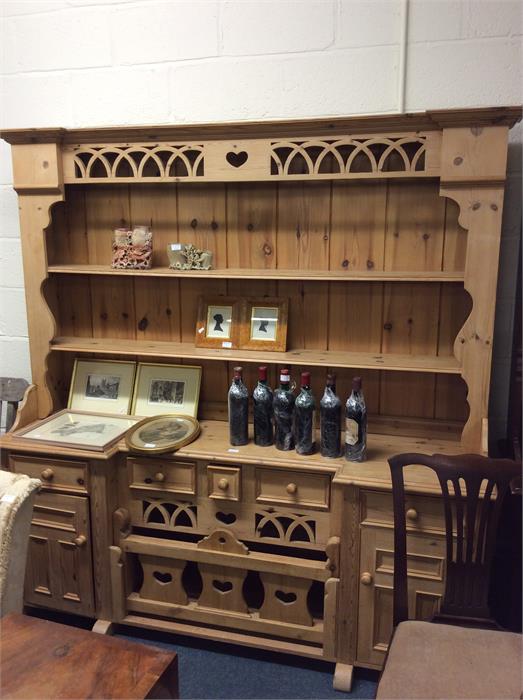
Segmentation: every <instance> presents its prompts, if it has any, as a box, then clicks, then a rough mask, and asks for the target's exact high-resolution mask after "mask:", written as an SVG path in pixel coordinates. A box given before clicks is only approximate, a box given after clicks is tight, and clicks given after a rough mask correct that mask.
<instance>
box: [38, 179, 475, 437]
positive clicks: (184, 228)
mask: <svg viewBox="0 0 523 700" xmlns="http://www.w3.org/2000/svg"><path fill="white" fill-rule="evenodd" d="M65 200H66V201H65V202H63V203H58V204H56V205H55V206H54V207H53V210H52V218H51V224H50V226H49V228H48V230H47V251H48V265H49V267H50V268H51V270H52V269H53V266H60V265H63V266H67V265H69V266H71V269H73V268H74V265H78V266H79V267H80V268H81V266H85V265H95V266H96V265H99V266H105V267H106V269H107V267H108V266H109V265H110V261H111V235H112V230H113V229H114V228H117V227H119V226H124V225H131V226H134V225H137V224H141V223H145V224H150V225H151V226H152V229H153V235H154V239H153V244H154V258H153V267H155V268H157V267H166V266H167V265H168V260H167V254H166V246H167V245H168V244H169V243H173V242H177V241H179V242H183V243H194V244H195V245H197V246H199V247H202V248H207V249H209V250H211V251H212V252H213V254H214V264H213V266H214V268H216V269H223V270H225V269H226V268H228V270H229V272H232V273H233V278H232V279H231V278H230V277H229V279H225V278H219V277H217V278H210V279H209V278H206V279H204V278H202V279H197V278H194V277H187V278H186V279H180V278H179V277H169V276H168V275H167V276H154V277H153V275H152V274H151V273H144V274H142V275H137V276H134V275H132V274H126V275H105V276H100V275H98V274H91V275H81V274H63V273H62V274H53V273H52V272H51V275H50V279H49V280H48V281H47V283H46V296H47V299H48V301H49V303H50V304H51V308H52V309H53V312H54V315H55V318H56V320H57V336H66V337H94V338H120V339H140V340H151V341H154V340H161V341H174V342H180V341H181V342H186V343H192V342H193V340H194V330H195V322H196V310H197V302H198V297H199V295H203V296H206V295H209V296H211V295H216V294H228V295H231V296H238V297H245V296H255V297H262V296H281V297H287V298H288V299H289V302H290V304H289V321H288V336H287V339H288V340H287V349H288V350H290V351H292V350H295V349H304V348H305V349H310V350H339V351H344V350H345V351H361V352H364V353H377V354H380V353H383V354H389V353H393V354H401V355H405V354H406V355H412V356H416V355H418V356H440V357H445V356H448V357H451V356H453V345H454V341H455V339H456V336H457V334H458V332H459V331H460V329H461V327H462V326H463V323H464V321H465V319H466V318H467V315H468V314H469V312H470V308H471V300H470V297H469V295H468V294H467V292H466V291H465V290H464V288H463V281H462V278H463V272H464V267H465V258H466V245H467V232H466V231H465V230H464V229H463V228H461V226H460V225H459V223H458V207H457V205H456V204H455V203H454V202H453V201H452V200H450V199H447V198H445V197H441V196H440V194H439V181H437V180H430V179H429V180H423V181H408V182H407V181H404V180H403V181H401V182H398V181H392V180H388V181H386V180H385V181H384V180H381V181H376V182H363V183H362V182H342V181H333V182H325V181H322V182H294V183H283V182H280V183H265V182H261V183H256V182H249V183H206V184H204V185H200V184H194V183H191V184H175V183H161V184H142V183H141V184H110V185H109V184H108V185H105V184H104V185H102V184H98V183H97V184H96V185H74V186H71V185H69V186H66V195H65ZM91 269H93V268H91ZM240 269H243V270H245V269H247V270H255V271H256V272H258V271H259V276H258V275H257V277H256V278H255V279H252V278H251V279H241V278H234V272H235V271H237V270H240ZM300 270H302V271H304V273H305V275H304V276H307V274H308V272H307V271H314V272H317V273H320V274H319V275H318V281H316V279H314V280H311V279H308V280H300V279H292V272H289V271H300ZM151 272H154V271H151ZM347 272H348V273H356V272H362V273H363V274H362V280H359V281H336V275H338V279H339V275H340V274H344V273H345V274H346V273H347ZM384 273H390V275H389V280H387V279H386V278H385V279H383V277H385V275H384ZM401 273H403V274H401ZM430 273H436V274H435V275H434V276H433V277H432V279H431V276H430ZM441 273H448V276H449V277H450V278H451V279H454V280H455V281H441V277H442V275H441ZM373 274H375V275H376V277H377V278H381V279H379V281H378V280H376V281H374V280H372V278H371V279H370V280H368V281H367V277H366V276H367V275H373ZM148 276H151V279H148ZM396 276H397V277H400V279H401V278H405V279H406V280H410V281H392V280H395V278H396ZM274 277H278V279H273V278H274ZM315 277H316V275H315ZM420 277H422V278H423V281H412V278H418V280H419V278H420ZM289 278H290V279H289ZM425 279H427V280H429V281H425ZM438 280H439V281H438ZM56 354H59V355H60V357H59V361H56V359H55V358H53V357H51V360H50V370H51V374H52V376H53V379H54V383H55V385H57V386H58V387H59V388H61V390H62V392H61V393H62V400H63V396H64V395H65V388H66V387H67V386H68V383H69V376H68V374H69V372H70V369H71V364H72V360H71V357H68V356H69V353H54V354H52V355H56ZM149 359H150V358H149ZM252 359H253V362H252V363H244V367H245V374H246V381H247V383H248V385H249V387H251V388H252V386H253V384H254V382H255V378H256V353H255V352H253V355H252ZM152 361H160V362H170V361H172V362H178V360H177V359H176V358H174V357H173V358H169V359H165V358H163V359H160V360H152ZM180 362H182V363H183V362H186V363H187V364H195V363H198V364H202V366H203V381H202V389H201V396H200V417H201V418H222V419H225V418H226V394H227V389H228V385H229V381H230V376H231V363H229V362H227V361H205V360H204V361H202V362H201V363H200V360H199V359H197V360H194V359H182V360H180ZM301 369H302V368H301V367H300V366H298V365H294V366H293V367H292V373H293V376H294V377H295V378H298V373H299V371H300V370H301ZM307 369H310V368H309V367H307ZM333 369H334V371H336V372H337V375H338V391H339V394H340V395H341V396H342V397H346V395H347V393H348V392H349V387H350V381H351V378H352V376H354V375H355V374H361V375H362V376H363V381H364V390H365V394H366V397H367V401H368V406H369V411H370V413H371V414H373V421H374V425H373V428H374V430H375V431H381V432H388V431H389V430H396V429H397V428H398V426H400V432H402V433H404V434H420V435H423V436H427V434H430V432H431V430H432V431H436V432H437V433H440V432H441V431H443V432H445V431H450V433H453V434H455V435H457V433H459V429H460V428H461V426H462V425H463V423H464V421H465V420H466V417H467V414H468V405H467V402H466V398H465V397H466V385H465V383H464V381H463V380H462V379H461V377H460V376H459V374H453V373H450V374H447V373H434V372H426V371H423V372H412V371H384V370H379V369H367V370H359V369H358V368H357V367H355V368H354V369H352V368H341V369H336V368H333ZM276 372H277V367H276V366H275V365H271V366H270V380H271V383H272V384H273V385H274V384H275V382H276ZM325 374H326V368H324V367H313V368H312V375H313V390H314V391H315V394H316V396H317V398H318V399H319V397H320V396H321V393H322V390H323V385H324V379H325ZM391 416H392V417H399V418H400V419H401V418H407V419H408V420H404V421H402V420H399V421H394V422H393V421H391V420H387V418H388V417H391ZM411 419H419V420H411ZM427 420H428V421H429V423H428V424H427ZM431 424H432V425H431ZM450 433H449V434H450Z"/></svg>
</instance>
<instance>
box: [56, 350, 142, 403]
mask: <svg viewBox="0 0 523 700" xmlns="http://www.w3.org/2000/svg"><path fill="white" fill-rule="evenodd" d="M135 371H136V363H135V362H120V361H118V360H80V359H78V358H76V359H75V361H74V367H73V376H72V378H71V387H70V389H69V400H68V402H67V408H74V409H76V410H79V411H88V412H89V413H119V414H121V415H124V416H127V415H129V413H131V398H132V394H133V382H134V374H135Z"/></svg>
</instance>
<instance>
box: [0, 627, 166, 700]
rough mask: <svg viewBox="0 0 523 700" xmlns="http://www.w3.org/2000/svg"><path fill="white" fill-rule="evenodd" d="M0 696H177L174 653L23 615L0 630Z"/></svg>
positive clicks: (4, 697) (6, 698) (6, 697)
mask: <svg viewBox="0 0 523 700" xmlns="http://www.w3.org/2000/svg"><path fill="white" fill-rule="evenodd" d="M0 659H1V661H0V671H1V673H0V696H1V697H2V698H3V700H8V698H42V699H44V698H107V699H109V698H177V697H178V659H177V656H176V654H175V653H173V652H168V651H162V650H161V649H155V648H154V647H149V646H145V645H144V644H136V643H134V642H127V641H125V640H122V639H115V638H114V637H105V636H103V635H101V634H95V633H93V632H89V631H86V630H82V629H77V628H76V627H69V626H67V625H59V624H57V623H56V622H49V621H48V620H40V619H38V618H36V617H28V616H26V615H18V614H13V615H7V616H6V617H4V618H3V619H2V625H1V631H0Z"/></svg>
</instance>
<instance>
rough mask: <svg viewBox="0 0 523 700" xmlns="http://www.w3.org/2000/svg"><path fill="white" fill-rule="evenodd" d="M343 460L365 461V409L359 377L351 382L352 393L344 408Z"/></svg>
mask: <svg viewBox="0 0 523 700" xmlns="http://www.w3.org/2000/svg"><path fill="white" fill-rule="evenodd" d="M345 459H347V460H348V461H349V462H364V461H365V460H366V459H367V407H366V405H365V397H364V396H363V391H362V390H361V377H354V379H353V380H352V393H351V395H350V396H349V398H348V399H347V404H346V406H345Z"/></svg>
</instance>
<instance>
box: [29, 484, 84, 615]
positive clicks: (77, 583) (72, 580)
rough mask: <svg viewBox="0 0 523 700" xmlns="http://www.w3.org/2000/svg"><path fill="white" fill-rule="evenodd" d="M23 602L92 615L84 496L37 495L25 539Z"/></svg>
mask: <svg viewBox="0 0 523 700" xmlns="http://www.w3.org/2000/svg"><path fill="white" fill-rule="evenodd" d="M25 602H26V603H28V604H35V605H42V606H44V607H47V608H54V609H56V610H66V611H68V612H73V613H78V614H81V615H91V614H93V613H94V595H93V566H92V554H91V530H90V527H89V500H88V499H87V498H86V497H84V496H65V495H60V494H55V493H43V494H39V495H38V496H37V498H36V501H35V505H34V510H33V519H32V523H31V533H30V536H29V549H28V554H27V569H26V576H25Z"/></svg>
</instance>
